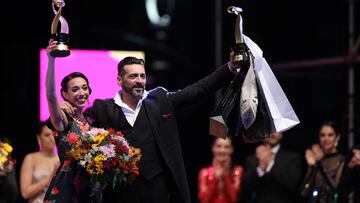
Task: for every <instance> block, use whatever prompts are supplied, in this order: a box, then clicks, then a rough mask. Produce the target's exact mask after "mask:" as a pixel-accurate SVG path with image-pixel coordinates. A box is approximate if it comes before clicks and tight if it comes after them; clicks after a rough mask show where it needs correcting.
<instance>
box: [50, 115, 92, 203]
mask: <svg viewBox="0 0 360 203" xmlns="http://www.w3.org/2000/svg"><path fill="white" fill-rule="evenodd" d="M69 132H74V133H75V134H77V135H81V132H82V131H81V128H80V125H79V124H78V123H77V122H75V121H74V120H73V119H71V118H69V124H68V127H67V129H65V130H64V131H62V132H59V133H57V134H55V140H56V146H57V149H58V155H59V159H60V162H61V165H60V167H59V169H58V170H57V172H56V175H55V176H54V177H53V179H52V181H51V183H50V185H49V188H48V190H47V192H46V195H45V198H44V202H45V203H47V202H49V203H50V202H51V203H71V202H74V203H82V202H84V203H85V202H86V203H87V202H94V201H93V200H91V199H90V198H89V194H90V190H89V178H88V175H87V174H86V171H85V170H84V169H83V168H82V167H81V166H80V165H79V164H78V163H77V162H76V161H75V160H71V159H69V158H68V157H67V156H66V152H67V151H68V150H69V149H70V147H71V146H70V144H69V143H68V142H67V141H66V139H67V134H68V133H69Z"/></svg>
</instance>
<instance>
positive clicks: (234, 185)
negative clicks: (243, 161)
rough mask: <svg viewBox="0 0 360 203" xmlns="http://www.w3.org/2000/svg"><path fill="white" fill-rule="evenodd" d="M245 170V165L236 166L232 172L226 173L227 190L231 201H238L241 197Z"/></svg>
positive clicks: (225, 183)
mask: <svg viewBox="0 0 360 203" xmlns="http://www.w3.org/2000/svg"><path fill="white" fill-rule="evenodd" d="M243 172H244V169H243V167H241V166H236V167H235V168H234V169H233V171H232V172H231V173H228V174H226V175H224V185H225V192H226V195H227V196H228V197H229V199H230V200H231V202H237V201H238V199H239V197H240V196H239V193H240V188H241V177H242V175H243Z"/></svg>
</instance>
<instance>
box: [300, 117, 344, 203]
mask: <svg viewBox="0 0 360 203" xmlns="http://www.w3.org/2000/svg"><path fill="white" fill-rule="evenodd" d="M339 140H340V134H339V132H338V130H337V128H336V127H335V125H334V123H333V122H331V121H326V122H324V123H323V124H322V125H321V128H320V132H319V144H314V145H312V147H311V149H307V150H306V152H305V158H306V162H307V165H308V170H307V174H306V176H305V181H304V184H303V189H302V193H301V195H302V196H303V197H304V199H305V201H307V202H324V203H335V202H344V201H345V199H346V197H345V195H346V194H345V193H344V192H343V189H342V188H340V187H339V186H340V182H341V181H342V180H343V179H344V178H343V174H344V173H343V172H344V170H345V168H346V167H347V166H346V164H345V156H344V155H342V154H341V153H339V152H338V149H337V146H338V143H339Z"/></svg>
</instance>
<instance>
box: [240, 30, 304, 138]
mask: <svg viewBox="0 0 360 203" xmlns="http://www.w3.org/2000/svg"><path fill="white" fill-rule="evenodd" d="M244 39H245V43H246V45H247V46H248V47H249V49H250V51H251V52H252V54H253V56H254V58H255V59H254V64H255V66H254V70H255V76H256V80H257V81H258V85H259V91H261V93H262V94H263V95H264V96H265V100H266V104H267V107H268V112H270V114H271V118H272V124H273V125H274V128H275V129H274V132H283V131H286V130H288V129H290V128H292V127H294V126H296V125H297V124H299V123H300V121H299V119H298V117H297V116H296V114H295V111H294V109H293V108H292V107H291V104H290V102H289V100H288V99H287V97H286V95H285V93H284V91H283V90H282V88H281V86H280V84H279V82H278V81H277V79H276V77H275V75H274V73H273V72H272V70H271V68H270V66H269V64H268V63H267V62H266V60H265V58H263V55H262V50H261V49H260V47H259V46H258V45H257V44H256V43H254V42H253V41H252V40H251V39H250V38H249V37H247V36H245V35H244Z"/></svg>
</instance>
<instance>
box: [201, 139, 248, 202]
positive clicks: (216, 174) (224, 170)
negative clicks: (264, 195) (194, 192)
mask: <svg viewBox="0 0 360 203" xmlns="http://www.w3.org/2000/svg"><path fill="white" fill-rule="evenodd" d="M233 151H234V149H233V146H232V143H231V139H230V138H227V139H221V138H217V139H216V140H215V142H214V144H213V145H212V153H213V160H212V165H211V166H208V167H205V168H202V169H201V170H200V172H199V180H198V181H199V182H198V187H199V188H198V189H199V193H198V197H199V200H200V202H201V203H234V202H237V201H238V199H239V192H240V191H239V190H240V185H241V181H240V180H241V177H242V175H243V172H244V169H243V167H242V166H233V165H232V154H233Z"/></svg>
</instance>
